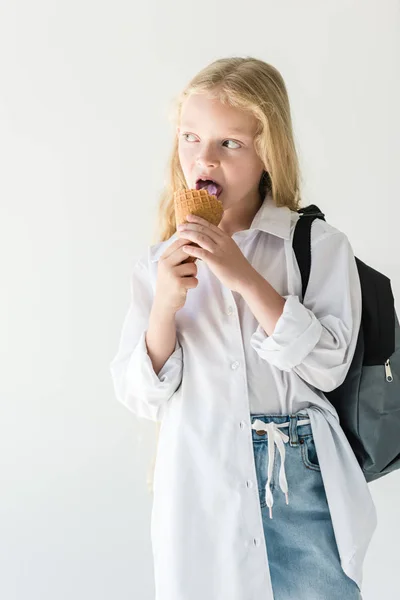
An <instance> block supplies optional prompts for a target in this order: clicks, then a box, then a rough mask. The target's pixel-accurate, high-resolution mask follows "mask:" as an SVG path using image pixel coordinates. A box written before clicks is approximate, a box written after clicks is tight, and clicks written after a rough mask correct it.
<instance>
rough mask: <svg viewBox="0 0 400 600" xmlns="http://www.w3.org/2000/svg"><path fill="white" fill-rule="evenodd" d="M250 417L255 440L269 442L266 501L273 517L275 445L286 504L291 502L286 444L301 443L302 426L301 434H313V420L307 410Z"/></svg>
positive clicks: (252, 415) (280, 483)
mask: <svg viewBox="0 0 400 600" xmlns="http://www.w3.org/2000/svg"><path fill="white" fill-rule="evenodd" d="M250 419H251V429H252V436H253V442H255V443H257V442H261V443H263V442H264V443H265V442H266V441H267V442H268V477H267V483H266V486H265V491H266V502H267V506H268V507H269V516H270V518H271V519H272V505H273V503H274V499H273V496H272V491H271V488H270V480H271V477H272V469H273V465H274V460H275V445H276V447H277V449H278V452H279V454H280V458H281V464H280V471H279V485H280V488H281V490H282V492H283V493H284V494H285V497H286V504H289V495H288V492H289V488H288V484H287V480H286V472H285V454H286V451H285V444H287V443H288V442H289V443H290V445H291V446H297V445H298V444H299V437H298V436H299V429H300V428H301V430H300V431H301V433H300V435H308V434H311V433H312V429H311V422H310V419H309V418H308V414H307V412H305V411H301V412H298V413H296V414H294V415H266V414H251V415H250ZM303 421H304V422H303Z"/></svg>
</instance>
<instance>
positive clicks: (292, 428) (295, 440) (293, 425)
mask: <svg viewBox="0 0 400 600" xmlns="http://www.w3.org/2000/svg"><path fill="white" fill-rule="evenodd" d="M297 421H298V416H297V415H290V425H289V438H290V439H289V444H290V445H291V446H298V444H299V436H298V435H297Z"/></svg>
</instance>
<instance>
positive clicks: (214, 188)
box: [206, 183, 218, 196]
mask: <svg viewBox="0 0 400 600" xmlns="http://www.w3.org/2000/svg"><path fill="white" fill-rule="evenodd" d="M206 189H207V191H208V193H209V194H210V195H211V196H216V195H217V190H218V188H217V186H216V185H215V183H208V184H207V186H206Z"/></svg>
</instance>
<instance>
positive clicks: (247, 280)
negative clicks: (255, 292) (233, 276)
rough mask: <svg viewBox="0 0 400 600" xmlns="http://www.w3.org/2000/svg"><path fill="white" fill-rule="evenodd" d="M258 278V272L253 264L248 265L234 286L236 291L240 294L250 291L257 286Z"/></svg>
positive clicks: (243, 294) (259, 276)
mask: <svg viewBox="0 0 400 600" xmlns="http://www.w3.org/2000/svg"><path fill="white" fill-rule="evenodd" d="M260 278H261V275H260V273H259V272H258V271H256V269H255V268H254V267H253V266H251V265H250V267H249V269H247V271H246V272H245V274H244V276H243V277H242V278H241V279H240V281H239V283H238V285H237V287H236V291H237V292H238V293H239V294H240V295H241V296H245V295H246V294H248V293H249V292H251V290H252V289H254V287H255V286H257V284H258V283H259V281H260Z"/></svg>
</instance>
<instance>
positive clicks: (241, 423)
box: [239, 421, 246, 429]
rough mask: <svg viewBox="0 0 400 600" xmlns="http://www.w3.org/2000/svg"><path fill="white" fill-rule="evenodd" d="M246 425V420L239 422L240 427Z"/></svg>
mask: <svg viewBox="0 0 400 600" xmlns="http://www.w3.org/2000/svg"><path fill="white" fill-rule="evenodd" d="M245 425H246V423H245V422H244V421H240V423H239V427H240V429H244V426H245Z"/></svg>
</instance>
